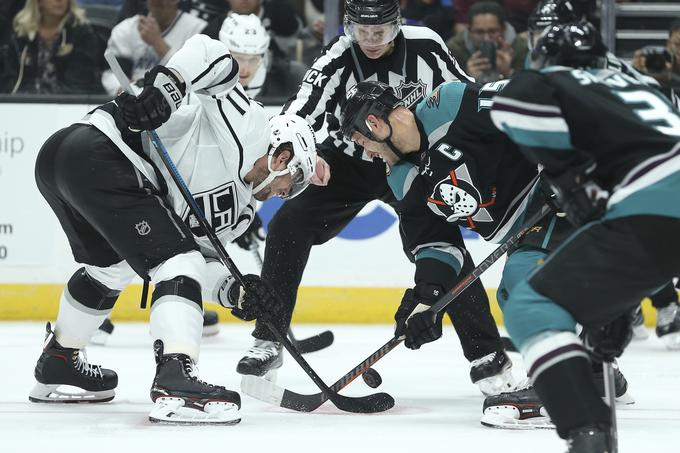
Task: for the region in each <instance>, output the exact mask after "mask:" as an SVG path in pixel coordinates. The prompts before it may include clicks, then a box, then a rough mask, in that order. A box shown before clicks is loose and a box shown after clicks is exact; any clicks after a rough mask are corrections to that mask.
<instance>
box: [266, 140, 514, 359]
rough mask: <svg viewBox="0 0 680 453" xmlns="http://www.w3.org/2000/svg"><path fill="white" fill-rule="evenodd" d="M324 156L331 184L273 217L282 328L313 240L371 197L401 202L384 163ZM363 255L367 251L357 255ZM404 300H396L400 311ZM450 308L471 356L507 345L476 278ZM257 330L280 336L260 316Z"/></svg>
mask: <svg viewBox="0 0 680 453" xmlns="http://www.w3.org/2000/svg"><path fill="white" fill-rule="evenodd" d="M323 157H324V158H325V159H326V161H327V162H328V163H329V164H330V166H331V179H330V182H329V184H328V186H325V187H318V186H313V185H312V186H309V187H308V188H307V189H306V190H305V191H304V192H303V193H301V194H300V195H299V196H297V197H296V198H294V199H292V200H288V201H286V202H285V203H284V204H283V206H281V208H280V209H279V210H278V211H277V212H276V214H275V215H274V217H273V219H272V220H271V222H270V223H269V229H268V233H267V243H266V248H265V255H264V263H263V266H262V278H263V279H264V280H267V281H268V282H269V283H271V285H272V286H273V287H274V288H275V289H276V291H277V292H278V293H279V295H280V300H281V302H282V304H284V306H283V307H280V310H279V313H280V316H278V317H277V319H275V320H274V324H275V325H276V326H277V327H278V328H279V329H280V331H281V332H286V331H287V330H288V327H289V325H290V321H291V317H292V315H293V309H294V308H295V301H296V298H297V291H298V287H299V285H300V281H301V280H302V274H303V272H304V270H305V266H306V265H307V260H308V258H309V252H310V250H311V248H312V246H314V245H319V244H323V243H325V242H326V241H328V240H330V239H332V238H334V237H335V236H337V235H338V234H339V233H340V231H342V229H343V228H344V227H345V226H346V225H347V224H348V223H349V222H350V221H351V220H352V219H353V218H354V217H355V216H356V215H357V214H358V213H359V211H361V209H362V208H363V207H364V206H365V205H366V204H367V203H368V202H370V201H373V200H381V201H383V202H385V203H388V204H390V205H391V206H394V205H395V204H396V199H395V198H394V195H393V194H392V191H391V190H390V188H389V186H388V184H387V178H386V176H385V164H384V163H382V162H367V161H363V160H360V159H357V158H353V157H351V156H348V155H346V154H344V153H342V152H339V151H335V150H330V151H329V152H326V153H323ZM452 230H455V231H458V230H457V229H453V228H452ZM461 243H462V240H461ZM395 245H396V244H395ZM357 259H358V260H359V259H365V257H360V256H357ZM473 267H474V263H473V262H472V260H471V259H470V258H468V257H466V261H465V264H464V266H463V270H462V271H461V275H462V276H465V275H467V274H468V273H469V272H470V270H472V268H473ZM329 271H330V272H332V271H333V269H332V268H331V269H329ZM452 286H453V285H452ZM398 303H399V301H396V300H395V311H396V307H397V306H398ZM447 314H448V315H449V316H450V317H451V319H452V321H453V324H454V327H455V329H456V333H457V334H458V337H459V338H460V342H461V345H462V347H463V353H464V355H465V357H466V358H467V359H468V360H470V361H472V360H475V359H478V358H481V357H483V356H485V355H487V354H490V353H492V352H494V351H498V350H501V349H503V346H502V344H501V341H500V336H499V333H498V329H497V328H496V324H495V322H494V320H493V317H492V316H491V312H490V309H489V300H488V297H487V295H486V292H485V290H484V287H483V286H482V284H481V282H479V281H477V282H476V283H474V284H473V285H472V286H470V287H469V288H468V289H467V290H466V291H465V292H464V293H463V294H461V296H460V297H459V298H458V299H457V300H456V302H455V303H452V304H450V305H449V307H448V309H447ZM253 336H254V337H255V338H259V339H262V340H269V341H276V338H275V337H274V336H273V335H272V334H271V333H270V332H269V330H268V329H267V327H266V326H265V325H264V323H260V322H258V323H257V324H256V327H255V331H254V332H253Z"/></svg>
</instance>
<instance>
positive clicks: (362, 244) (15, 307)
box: [0, 103, 654, 325]
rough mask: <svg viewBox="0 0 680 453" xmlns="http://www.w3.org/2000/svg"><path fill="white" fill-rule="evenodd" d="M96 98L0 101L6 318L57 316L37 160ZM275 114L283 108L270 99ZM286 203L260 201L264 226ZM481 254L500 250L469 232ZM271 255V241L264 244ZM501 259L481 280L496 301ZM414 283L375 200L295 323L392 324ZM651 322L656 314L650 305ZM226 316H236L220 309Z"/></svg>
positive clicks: (127, 312)
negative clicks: (83, 101)
mask: <svg viewBox="0 0 680 453" xmlns="http://www.w3.org/2000/svg"><path fill="white" fill-rule="evenodd" d="M93 107H94V106H91V105H81V104H74V105H62V104H24V103H19V104H9V103H0V118H2V119H3V121H2V126H0V192H1V193H2V197H1V199H2V206H1V208H2V209H0V320H2V319H6V320H36V319H49V318H53V317H54V316H56V310H57V304H58V298H59V294H60V292H61V289H62V287H63V285H64V283H65V282H66V281H67V280H68V278H69V277H70V275H71V274H72V273H73V271H74V270H75V269H76V268H77V264H76V263H75V262H74V261H73V258H72V257H71V254H70V251H69V248H68V243H67V241H66V237H65V236H64V234H63V232H62V231H61V229H60V227H59V225H58V222H57V220H56V217H55V216H54V215H53V214H52V212H51V210H50V209H49V207H48V206H47V204H46V203H45V201H44V200H43V199H42V197H41V196H40V193H39V192H38V190H37V188H36V186H35V182H34V176H33V171H34V163H35V158H36V156H37V153H38V151H39V149H40V147H41V145H42V143H43V142H44V141H45V140H46V139H47V137H49V136H50V135H51V134H52V133H53V132H55V131H57V130H58V129H60V128H62V127H64V126H67V125H68V124H70V123H72V122H74V121H77V120H78V119H80V118H81V117H82V116H83V115H84V114H85V113H87V112H88V111H90V110H91V109H92V108H93ZM267 110H268V111H269V112H270V113H271V114H272V115H273V114H275V113H277V112H278V111H279V108H278V107H267ZM279 205H280V201H278V200H273V201H270V202H267V203H265V204H264V205H262V206H261V207H260V214H261V216H262V218H263V221H264V222H265V224H266V223H267V222H268V221H269V219H270V218H271V217H272V215H273V213H274V212H275V211H276V209H277V208H278V206H279ZM466 244H467V247H468V249H469V250H470V251H471V252H472V255H473V257H474V258H475V260H476V261H480V260H481V259H483V258H485V257H486V256H488V255H489V254H490V253H491V251H493V249H494V248H495V246H494V245H492V244H487V243H485V242H484V241H481V240H480V239H478V238H477V237H476V236H475V235H474V234H466ZM228 251H229V253H230V254H231V256H232V258H233V259H234V261H235V262H236V264H237V265H238V266H239V268H240V270H241V271H242V272H244V273H251V272H252V273H259V271H258V269H257V267H256V265H255V260H254V257H253V256H252V254H251V252H245V251H243V250H241V249H239V248H238V247H236V246H233V247H230V248H229V249H228ZM260 252H261V253H264V248H263V247H262V248H261V250H260ZM502 262H503V260H501V261H500V262H499V263H497V264H495V265H494V266H493V267H491V269H489V270H488V271H487V272H486V273H485V274H484V276H483V277H482V280H483V282H484V284H485V286H486V287H487V292H488V293H489V297H490V299H491V300H492V310H493V313H494V316H495V317H496V319H497V321H499V322H502V321H501V320H502V317H501V316H500V311H499V309H498V307H497V305H496V303H495V288H496V287H497V286H498V282H499V281H500V276H501V270H502ZM412 285H413V265H412V264H411V263H410V262H409V261H408V260H407V259H406V257H405V256H404V254H403V252H402V248H401V241H400V239H399V233H398V228H397V218H396V216H395V215H394V213H393V211H392V210H391V209H390V208H389V207H388V206H386V205H384V204H382V203H380V202H375V203H371V204H369V205H368V206H366V208H365V209H364V210H363V211H362V212H361V213H360V215H359V216H358V217H357V218H356V219H355V220H354V221H353V222H352V223H350V225H348V226H347V228H346V229H345V230H343V232H342V233H341V234H340V236H339V237H338V238H335V239H333V240H331V241H329V242H328V243H326V244H324V245H322V246H319V247H315V248H313V250H312V254H311V256H310V260H309V264H308V266H307V269H306V271H305V275H304V277H303V281H302V287H301V289H300V294H299V298H298V305H297V309H296V312H295V318H294V319H295V321H296V322H320V323H334V322H337V323H389V322H392V319H393V315H394V310H395V309H396V307H397V306H398V304H399V301H400V300H401V296H402V294H403V290H404V288H407V287H409V286H412ZM140 293H141V285H132V286H131V287H130V288H129V289H128V290H127V291H125V292H124V293H123V295H122V296H121V298H120V300H119V301H118V303H117V305H116V308H115V309H114V313H113V317H114V319H121V320H144V319H147V318H148V311H143V310H140V309H139V308H138V307H139V298H140ZM647 315H648V316H646V319H647V323H648V324H650V325H652V323H653V322H654V313H653V310H647ZM221 318H222V319H223V320H231V317H229V316H222V317H221Z"/></svg>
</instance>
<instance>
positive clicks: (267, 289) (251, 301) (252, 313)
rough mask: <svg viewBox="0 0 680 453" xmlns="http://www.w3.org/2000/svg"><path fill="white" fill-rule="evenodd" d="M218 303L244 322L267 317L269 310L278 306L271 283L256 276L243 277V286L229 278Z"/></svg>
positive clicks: (221, 290)
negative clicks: (229, 309)
mask: <svg viewBox="0 0 680 453" xmlns="http://www.w3.org/2000/svg"><path fill="white" fill-rule="evenodd" d="M218 301H219V303H220V305H222V306H223V307H226V308H231V314H232V315H234V316H236V317H237V318H239V319H242V320H244V321H252V320H254V319H257V318H260V317H262V316H266V315H267V314H268V309H271V308H274V307H276V306H277V298H276V294H275V293H274V290H273V289H272V288H271V286H270V285H269V283H267V282H265V281H264V280H262V279H261V278H260V277H259V276H257V275H254V274H247V275H244V276H243V286H241V285H240V284H239V283H238V282H237V281H236V279H234V278H233V277H232V276H229V277H228V278H227V279H226V280H225V281H224V283H223V284H222V287H221V288H220V290H219V295H218Z"/></svg>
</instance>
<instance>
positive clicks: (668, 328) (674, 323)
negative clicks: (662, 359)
mask: <svg viewBox="0 0 680 453" xmlns="http://www.w3.org/2000/svg"><path fill="white" fill-rule="evenodd" d="M656 336H657V337H659V338H661V341H663V343H664V345H665V346H666V348H668V349H680V306H678V304H677V303H675V302H673V303H671V304H669V305H668V306H667V307H664V308H660V309H659V310H658V311H657V312H656Z"/></svg>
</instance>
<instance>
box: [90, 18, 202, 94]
mask: <svg viewBox="0 0 680 453" xmlns="http://www.w3.org/2000/svg"><path fill="white" fill-rule="evenodd" d="M206 25H207V22H206V21H204V20H203V19H199V18H198V17H194V16H192V15H191V14H187V13H184V12H182V11H178V12H177V16H176V17H175V20H174V21H173V22H172V23H171V24H170V26H168V28H166V29H165V30H164V31H163V33H162V36H163V39H164V40H165V42H166V43H167V44H168V46H170V50H168V52H167V53H166V54H165V55H164V56H163V58H160V57H159V56H158V54H157V53H156V51H155V50H154V48H153V47H151V46H150V45H148V44H147V43H146V42H144V40H143V39H142V36H141V35H140V34H139V30H138V29H137V27H138V26H139V16H133V17H129V18H127V19H125V20H123V21H122V22H121V23H119V24H118V25H116V26H115V27H113V29H112V30H111V37H110V38H109V42H108V44H107V47H106V50H107V51H111V52H113V54H114V55H115V56H117V57H120V58H127V59H129V60H131V61H132V78H131V79H130V80H132V81H134V80H137V79H140V78H142V77H144V73H145V72H146V71H148V70H149V69H151V68H153V67H154V66H156V65H159V64H160V65H165V64H166V63H167V62H168V61H169V60H170V58H172V56H173V55H174V54H175V52H177V50H178V49H179V48H180V47H182V45H183V44H184V43H185V42H186V40H187V39H189V38H191V37H192V36H194V35H196V34H198V33H201V32H202V31H203V29H204V28H205V26H206ZM102 85H103V86H104V89H105V90H106V92H107V93H109V94H110V95H111V96H114V95H116V94H117V91H118V88H119V87H120V84H119V83H118V81H117V80H116V76H115V75H113V73H112V72H111V70H110V69H109V70H106V71H104V72H103V73H102Z"/></svg>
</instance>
